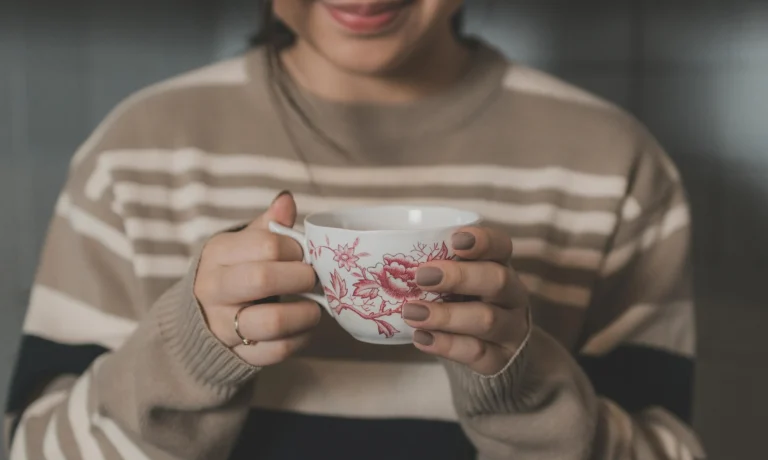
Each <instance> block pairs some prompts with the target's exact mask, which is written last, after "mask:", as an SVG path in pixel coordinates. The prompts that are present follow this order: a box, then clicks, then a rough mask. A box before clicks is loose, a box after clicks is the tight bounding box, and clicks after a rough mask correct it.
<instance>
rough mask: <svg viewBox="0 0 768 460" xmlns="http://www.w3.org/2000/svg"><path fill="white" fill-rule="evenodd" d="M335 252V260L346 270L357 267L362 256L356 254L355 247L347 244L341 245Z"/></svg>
mask: <svg viewBox="0 0 768 460" xmlns="http://www.w3.org/2000/svg"><path fill="white" fill-rule="evenodd" d="M333 254H334V256H333V260H334V261H336V262H338V264H339V268H343V269H345V270H346V271H350V270H352V269H353V268H356V267H357V261H358V260H360V257H358V256H356V255H355V248H354V247H349V245H347V244H345V245H344V246H341V245H340V246H339V247H338V249H333Z"/></svg>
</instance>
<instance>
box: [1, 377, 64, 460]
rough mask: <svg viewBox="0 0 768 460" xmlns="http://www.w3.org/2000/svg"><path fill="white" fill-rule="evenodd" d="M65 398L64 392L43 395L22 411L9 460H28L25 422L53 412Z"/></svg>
mask: <svg viewBox="0 0 768 460" xmlns="http://www.w3.org/2000/svg"><path fill="white" fill-rule="evenodd" d="M66 397H67V393H66V392H65V391H57V392H54V393H49V394H47V395H43V396H42V397H40V398H39V399H37V400H36V401H34V402H33V403H32V404H30V406H29V407H28V408H27V410H25V411H24V413H23V414H22V415H21V420H20V421H19V427H18V428H17V429H16V436H14V438H13V439H14V441H13V443H12V445H11V456H10V459H11V460H26V459H27V458H28V455H27V444H28V439H27V429H26V422H27V420H29V419H30V418H32V417H40V416H42V415H45V414H47V413H48V412H50V411H51V410H53V409H54V408H55V407H56V406H57V405H59V404H60V403H61V402H62V401H64V400H65V399H66Z"/></svg>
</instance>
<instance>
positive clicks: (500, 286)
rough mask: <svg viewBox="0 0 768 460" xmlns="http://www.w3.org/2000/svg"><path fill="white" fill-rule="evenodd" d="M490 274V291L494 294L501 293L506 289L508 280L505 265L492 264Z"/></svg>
mask: <svg viewBox="0 0 768 460" xmlns="http://www.w3.org/2000/svg"><path fill="white" fill-rule="evenodd" d="M490 276H491V279H492V280H493V284H492V289H491V291H492V292H491V293H492V294H493V295H494V296H496V295H500V294H502V293H503V292H504V291H505V290H506V288H507V283H508V281H509V273H508V270H507V267H505V266H503V265H499V264H493V269H492V270H491V273H490Z"/></svg>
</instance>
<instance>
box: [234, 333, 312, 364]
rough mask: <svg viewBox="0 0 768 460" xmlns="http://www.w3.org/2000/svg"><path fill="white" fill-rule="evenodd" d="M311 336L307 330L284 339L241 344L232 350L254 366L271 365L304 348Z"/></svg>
mask: <svg viewBox="0 0 768 460" xmlns="http://www.w3.org/2000/svg"><path fill="white" fill-rule="evenodd" d="M311 338H312V335H311V334H310V333H308V332H307V333H304V334H300V335H297V336H295V337H291V338H288V339H283V340H275V341H270V342H259V343H257V344H255V345H239V346H236V347H235V348H233V349H232V351H234V352H235V353H236V354H237V355H238V356H239V357H240V358H242V359H243V361H245V362H247V363H249V364H251V365H252V366H271V365H272V364H277V363H281V362H283V361H285V360H286V359H287V358H288V357H290V356H291V355H293V354H295V353H296V352H297V351H299V350H300V349H302V348H304V347H305V346H306V345H307V344H308V343H309V341H310V339H311Z"/></svg>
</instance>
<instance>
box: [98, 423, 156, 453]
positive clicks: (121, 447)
mask: <svg viewBox="0 0 768 460" xmlns="http://www.w3.org/2000/svg"><path fill="white" fill-rule="evenodd" d="M91 420H92V421H93V424H94V425H95V426H97V427H98V428H100V429H101V431H102V432H103V433H104V436H106V437H107V439H109V442H110V443H111V444H112V447H114V448H115V450H116V451H117V453H119V454H120V457H122V458H123V459H124V460H150V459H149V457H148V456H147V455H146V454H145V453H144V452H143V451H142V450H141V449H140V448H139V447H138V446H137V445H136V444H134V443H133V441H131V439H130V438H128V436H126V434H125V433H124V432H123V430H122V428H120V427H119V426H118V425H117V424H116V423H115V422H114V421H113V420H112V419H110V418H107V417H104V416H102V415H101V414H99V413H98V412H94V413H93V417H92V418H91Z"/></svg>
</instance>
